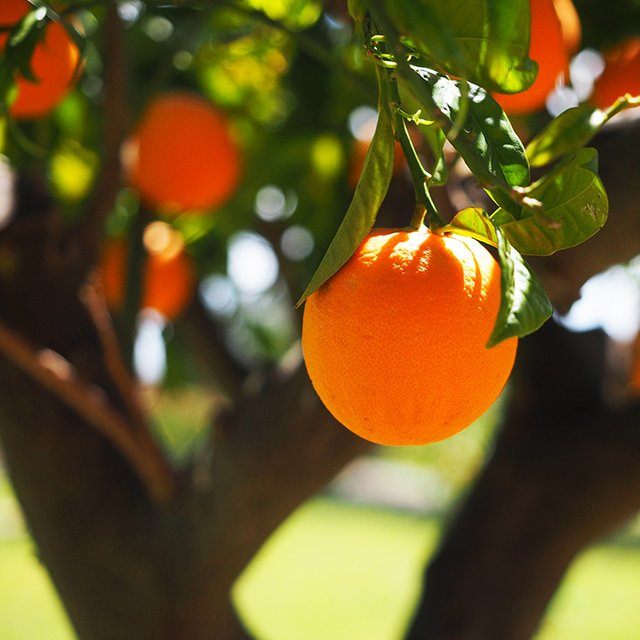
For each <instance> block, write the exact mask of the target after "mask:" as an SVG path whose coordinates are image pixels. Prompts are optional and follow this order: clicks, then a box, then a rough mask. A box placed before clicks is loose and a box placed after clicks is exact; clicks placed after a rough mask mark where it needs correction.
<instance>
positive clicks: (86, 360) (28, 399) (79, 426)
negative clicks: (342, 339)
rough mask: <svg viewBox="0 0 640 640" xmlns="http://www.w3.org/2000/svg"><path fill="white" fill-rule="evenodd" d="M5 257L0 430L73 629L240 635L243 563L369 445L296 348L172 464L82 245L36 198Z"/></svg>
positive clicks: (100, 633) (176, 636)
mask: <svg viewBox="0 0 640 640" xmlns="http://www.w3.org/2000/svg"><path fill="white" fill-rule="evenodd" d="M0 256H3V257H4V258H5V261H4V262H3V264H7V265H9V266H10V268H8V269H4V270H0V304H1V308H0V313H1V315H0V380H2V387H1V388H0V442H1V444H2V448H3V454H4V458H5V461H6V464H7V468H8V471H9V476H10V478H11V481H12V483H13V486H14V488H15V492H16V496H17V498H18V501H19V502H20V505H21V507H22V509H23V511H24V515H25V518H26V522H27V525H28V527H29V530H30V532H31V534H32V536H33V539H34V541H35V543H36V546H37V548H38V553H39V557H40V559H41V560H42V562H43V563H44V565H45V566H46V567H47V569H48V570H49V572H50V575H51V578H52V580H53V583H54V585H55V587H56V589H57V590H58V591H59V593H60V596H61V599H62V602H63V604H64V606H65V607H66V610H67V612H68V614H69V618H70V620H71V623H72V624H73V626H74V628H75V630H76V632H77V634H78V637H79V638H83V639H87V640H123V639H125V638H135V639H136V640H162V639H166V640H211V639H214V638H216V639H217V638H221V639H224V640H226V639H229V640H231V639H235V638H242V637H247V636H246V634H245V632H244V631H243V630H242V629H241V628H240V626H239V625H238V621H237V620H236V617H235V614H234V612H233V610H232V607H231V603H230V595H229V594H230V589H231V586H232V584H233V582H234V581H235V580H236V578H237V576H238V574H239V573H240V572H241V571H242V570H243V569H244V567H245V566H246V565H247V563H248V562H249V561H250V559H251V558H252V557H253V555H254V554H255V552H256V551H257V550H258V549H259V548H260V546H261V545H262V543H263V542H264V541H265V540H266V538H267V537H268V536H269V535H270V534H271V533H272V531H273V530H274V529H275V528H276V527H277V526H278V524H280V523H281V522H282V521H283V520H284V519H285V518H286V517H287V516H288V515H289V514H290V513H291V512H292V511H293V510H294V509H295V508H296V507H297V506H298V505H299V504H301V503H302V502H303V501H304V500H306V499H307V498H308V497H309V496H311V495H313V494H314V493H315V492H317V491H319V490H320V489H321V488H323V487H324V486H325V485H326V483H327V482H328V481H329V480H330V479H331V478H333V476H334V475H335V474H336V473H337V472H338V471H339V470H340V469H341V468H342V466H344V464H346V463H347V462H348V461H349V460H351V459H352V458H353V457H354V456H355V455H357V454H358V453H360V452H361V451H364V450H365V449H366V448H367V446H368V445H367V444H366V443H364V442H363V441H361V440H359V439H358V438H356V437H355V436H352V435H351V434H350V433H349V432H348V431H347V430H346V429H344V428H342V427H341V426H339V425H338V424H337V423H336V422H335V420H334V419H333V418H332V417H331V416H330V415H329V413H328V412H327V411H326V410H325V409H324V407H323V406H322V404H321V403H320V401H319V399H318V398H317V396H316V395H315V393H314V392H313V390H312V388H311V384H310V382H309V380H308V378H307V376H306V373H305V371H304V367H303V366H302V365H301V364H300V363H298V365H297V367H295V368H294V370H293V371H292V372H289V373H285V372H282V371H274V372H271V373H270V374H268V375H265V382H264V384H262V385H261V386H260V387H259V388H257V389H253V390H249V389H247V388H240V389H239V390H238V391H237V398H236V402H235V404H233V405H232V406H231V408H230V409H229V410H228V411H226V412H225V413H224V414H220V415H218V416H216V417H215V420H214V424H213V426H212V444H211V446H210V447H208V448H207V450H206V451H204V452H203V454H202V456H201V457H199V458H198V459H197V460H195V461H192V462H191V463H189V465H188V466H186V467H185V468H181V469H171V468H169V467H168V465H167V463H166V461H164V459H163V456H162V452H160V451H158V450H157V449H156V448H154V447H155V443H154V442H153V441H152V439H151V437H150V433H149V432H148V431H146V427H145V424H144V422H143V421H142V419H141V418H140V416H139V415H137V413H136V410H135V409H132V408H131V405H132V402H133V404H135V400H133V401H132V398H135V394H136V390H135V385H134V383H133V382H132V381H131V379H128V383H129V386H128V387H127V386H124V387H123V380H122V376H120V378H119V379H118V376H116V377H115V378H114V367H113V363H112V362H111V365H109V362H110V361H112V360H113V355H114V354H113V353H107V351H105V342H104V338H105V336H104V335H101V331H102V332H104V327H103V328H102V329H101V328H100V327H99V326H98V325H97V324H96V318H95V317H92V314H91V313H89V312H88V311H87V308H86V306H85V305H83V304H82V303H81V301H80V295H79V290H80V288H81V287H82V285H83V283H84V280H85V275H86V273H87V272H88V270H89V269H90V266H91V265H90V264H89V262H88V260H87V258H86V254H85V252H84V251H83V249H82V246H78V245H77V244H75V239H74V238H73V237H72V236H69V235H67V234H66V233H65V234H63V233H62V232H60V231H59V229H58V227H57V225H56V224H55V217H54V215H53V214H52V213H48V212H47V211H46V210H39V211H36V212H35V213H34V215H32V216H24V215H22V216H19V217H18V219H16V221H15V222H14V223H13V224H12V225H10V226H9V227H7V228H6V229H5V230H3V231H1V232H0ZM98 324H99V322H98ZM101 340H102V342H101ZM218 348H219V345H218ZM236 374H237V372H236V373H234V375H232V376H230V377H229V378H228V380H227V383H228V384H232V382H229V380H234V379H236V378H235V377H234V376H236ZM245 386H246V385H245ZM105 416H107V418H108V419H109V423H108V424H107V430H106V431H101V428H103V427H104V424H105V421H104V419H105ZM110 429H111V430H110ZM164 465H166V466H164Z"/></svg>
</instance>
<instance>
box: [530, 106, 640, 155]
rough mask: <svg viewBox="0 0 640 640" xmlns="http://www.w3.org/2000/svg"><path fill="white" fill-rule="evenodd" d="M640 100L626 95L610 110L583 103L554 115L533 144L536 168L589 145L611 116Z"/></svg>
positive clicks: (531, 152)
mask: <svg viewBox="0 0 640 640" xmlns="http://www.w3.org/2000/svg"><path fill="white" fill-rule="evenodd" d="M638 104H639V100H638V99H634V98H632V97H631V96H626V97H622V98H620V99H619V100H618V102H616V103H615V104H614V105H613V106H612V107H611V108H610V109H607V110H606V111H605V110H602V109H597V108H596V107H592V106H591V105H589V104H582V105H580V106H579V107H573V108H572V109H567V110H566V111H564V112H562V113H561V114H560V115H559V116H557V117H556V118H554V119H553V120H552V121H551V122H550V123H549V124H548V125H547V126H546V127H545V128H544V129H543V130H542V131H541V132H540V133H539V134H538V135H537V136H536V137H535V138H533V140H531V142H529V144H528V145H527V157H528V158H529V162H530V164H531V165H532V166H534V167H541V166H543V165H545V164H549V163H551V162H554V161H555V160H558V159H559V158H561V157H562V156H564V155H567V154H568V153H573V152H574V151H577V150H578V149H580V148H581V147H583V146H584V145H585V144H587V143H588V142H589V141H590V140H591V139H592V138H593V136H595V135H596V133H598V131H600V129H602V127H603V126H604V125H605V124H606V123H607V122H609V120H611V118H612V117H613V116H614V115H616V114H618V113H620V112H621V111H624V110H626V109H631V108H633V107H637V106H638Z"/></svg>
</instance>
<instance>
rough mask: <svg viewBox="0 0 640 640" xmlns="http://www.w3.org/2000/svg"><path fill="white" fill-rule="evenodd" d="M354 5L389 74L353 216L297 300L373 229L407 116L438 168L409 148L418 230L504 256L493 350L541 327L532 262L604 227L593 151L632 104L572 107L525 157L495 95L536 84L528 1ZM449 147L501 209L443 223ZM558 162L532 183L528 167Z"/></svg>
mask: <svg viewBox="0 0 640 640" xmlns="http://www.w3.org/2000/svg"><path fill="white" fill-rule="evenodd" d="M351 9H352V15H353V17H354V19H355V20H356V21H357V22H358V24H359V25H361V35H362V38H363V42H364V47H365V49H366V51H367V54H368V56H369V57H370V58H371V59H372V60H373V61H374V63H375V64H376V66H377V67H378V68H379V69H380V70H382V71H379V73H378V76H379V86H380V91H379V95H380V105H379V120H378V127H377V129H376V134H375V136H374V139H373V142H372V144H371V147H370V149H369V154H368V157H367V161H366V163H365V166H364V170H363V172H362V175H361V179H360V183H359V185H358V188H357V189H356V191H355V194H354V198H353V201H352V203H351V205H350V207H349V209H348V211H347V215H346V216H345V218H344V220H343V222H342V224H341V226H340V228H339V229H338V232H337V234H336V236H335V238H334V240H333V242H332V244H331V246H330V247H329V250H328V252H327V254H326V255H325V258H324V259H323V261H322V262H321V264H320V267H319V268H318V271H317V272H316V274H315V276H314V277H313V279H312V280H311V282H310V284H309V287H308V288H307V290H306V291H305V293H304V294H303V296H302V298H301V301H300V302H302V301H303V300H304V299H305V298H306V297H307V296H308V295H310V294H311V293H312V292H313V291H314V290H315V289H317V288H318V287H319V286H321V285H322V284H323V282H325V281H326V280H327V279H328V278H329V277H331V275H333V274H334V273H335V272H336V271H337V270H338V269H339V268H340V267H341V266H342V264H344V262H346V260H347V259H348V258H349V257H350V255H351V254H352V253H353V252H354V251H355V249H356V248H357V246H358V244H359V243H360V242H361V241H362V239H363V238H364V236H365V235H366V234H367V232H368V231H369V230H370V229H371V227H372V226H373V224H374V223H375V218H376V215H377V212H378V209H379V207H380V204H381V202H382V201H383V199H384V197H385V194H386V191H387V188H388V185H389V181H390V178H391V168H390V167H391V163H390V155H389V148H391V147H392V143H393V138H394V137H395V138H396V139H397V140H399V141H400V142H401V143H402V142H403V141H405V142H406V128H405V127H404V126H399V125H398V114H400V116H401V118H400V120H402V118H404V119H405V120H406V121H410V122H412V123H413V125H416V126H418V127H420V128H421V129H422V130H423V131H425V135H426V136H427V139H428V140H429V149H430V151H431V153H432V154H433V155H434V156H435V161H434V163H433V167H431V170H429V169H424V168H422V167H421V164H420V160H419V159H418V158H416V157H409V156H411V149H410V148H409V149H408V147H407V145H406V144H402V147H403V150H405V152H406V150H407V149H408V150H409V156H408V157H407V160H408V165H409V167H410V169H411V173H412V177H413V179H414V182H415V183H416V194H417V201H418V202H417V206H418V210H419V211H422V212H423V213H422V215H421V216H417V217H416V216H414V218H413V220H412V223H411V226H414V227H416V226H417V225H419V224H420V223H421V222H422V218H423V217H424V215H426V218H425V221H426V223H427V224H428V225H429V226H430V228H431V229H432V230H433V231H436V232H439V233H459V234H465V235H469V236H472V237H474V238H476V239H478V240H480V241H482V242H485V243H488V244H490V245H492V246H494V247H495V248H496V250H497V254H498V258H499V262H500V265H501V268H502V300H501V308H500V312H499V315H498V319H497V321H496V325H495V328H494V331H493V334H492V336H491V338H490V340H489V344H490V345H493V344H496V343H498V342H500V341H501V340H504V339H505V338H508V337H511V336H524V335H527V334H528V333H531V332H533V331H535V330H536V329H537V328H539V327H540V325H541V324H542V323H544V322H545V320H546V319H547V318H548V317H549V316H550V315H551V312H552V307H551V304H550V302H549V299H548V297H547V294H546V292H545V291H544V288H543V287H542V284H541V283H540V281H539V279H538V278H537V276H536V275H535V273H534V272H533V271H532V270H531V268H530V267H529V266H528V264H527V262H526V260H525V258H524V257H523V256H526V255H550V254H552V253H554V252H556V251H559V250H562V249H567V248H570V247H573V246H575V245H577V244H579V243H581V242H583V241H585V240H587V239H588V238H590V237H591V236H592V235H593V234H595V233H596V232H597V231H598V230H599V229H600V228H601V227H602V226H603V225H604V223H605V221H606V219H607V214H608V202H607V196H606V193H605V190H604V187H603V185H602V182H601V181H600V179H599V177H598V173H597V170H598V167H597V154H596V151H595V150H594V149H590V148H585V147H584V145H585V144H587V143H588V142H589V140H590V139H591V138H592V137H593V135H595V133H596V132H597V131H598V130H599V129H600V128H601V127H602V126H603V124H604V123H605V122H606V121H607V120H608V119H609V118H611V117H612V116H613V115H615V113H618V112H619V111H621V110H623V109H625V108H628V107H629V106H634V104H635V103H634V100H633V99H631V98H626V99H623V100H621V101H619V102H618V103H616V105H614V107H612V108H611V109H610V110H609V111H608V112H604V111H600V110H597V109H594V108H591V107H588V106H582V107H578V108H577V109H573V110H570V111H567V112H565V113H563V114H562V115H561V116H559V117H557V118H555V119H554V120H552V121H551V122H550V124H549V125H548V126H547V127H546V129H544V130H543V131H542V132H541V133H540V134H539V135H538V136H537V137H536V138H535V139H534V140H532V141H531V142H530V144H529V145H528V147H527V148H526V149H525V146H524V144H523V142H522V141H521V139H520V138H519V136H518V135H517V133H516V131H515V130H514V128H513V126H512V124H511V122H510V120H509V117H508V116H507V114H505V112H504V111H503V110H502V108H501V107H500V105H499V104H498V103H497V102H496V100H495V99H494V98H493V96H492V92H494V91H499V92H502V93H511V92H517V91H522V90H524V89H526V88H527V87H528V86H530V85H531V83H532V82H533V80H534V79H535V75H536V64H535V62H533V61H532V60H530V59H529V58H528V49H529V1H528V0H512V1H511V0H510V1H509V2H505V1H503V0H482V1H480V2H475V3H471V4H470V3H467V2H462V1H457V0H454V1H452V2H448V3H446V4H445V3H442V2H438V1H437V0H418V1H414V0H399V1H396V0H387V1H383V0H362V1H361V2H352V3H351ZM389 87H391V90H390V89H389ZM394 88H395V89H397V90H395V91H394ZM445 141H447V142H448V145H445ZM447 146H450V147H453V149H455V153H456V158H459V159H462V161H464V163H465V164H466V165H467V167H468V168H469V169H470V171H471V172H472V173H473V175H474V176H475V178H476V180H477V181H478V183H479V185H480V186H481V187H482V188H483V189H484V190H485V191H486V193H487V194H488V195H489V196H490V199H491V200H492V201H493V202H494V203H495V209H493V210H492V211H485V210H482V209H478V208H468V209H465V210H463V211H461V212H459V213H458V214H457V215H455V216H454V217H453V219H451V220H450V221H448V222H447V223H446V224H445V223H443V221H442V219H441V216H440V215H439V213H438V212H437V211H436V210H433V207H432V201H431V200H430V198H429V196H428V190H429V186H432V185H434V184H441V183H442V182H443V181H445V180H446V177H447V172H446V167H447V158H446V149H447ZM391 157H392V156H391ZM551 162H554V163H555V164H553V165H552V166H551V167H550V168H549V169H548V170H547V172H546V173H544V174H543V175H542V177H540V178H538V179H536V180H535V181H532V179H531V172H530V167H531V166H534V167H542V166H546V165H549V163H551Z"/></svg>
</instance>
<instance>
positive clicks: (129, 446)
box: [0, 321, 173, 502]
mask: <svg viewBox="0 0 640 640" xmlns="http://www.w3.org/2000/svg"><path fill="white" fill-rule="evenodd" d="M0 354H2V355H3V356H4V357H5V358H6V359H7V360H8V361H9V362H11V363H12V364H13V365H14V366H15V367H17V368H18V369H20V370H21V371H22V372H23V373H25V374H26V375H27V376H29V377H30V378H31V379H32V380H33V381H34V382H36V383H37V384H39V385H40V386H41V387H42V388H44V389H46V390H47V391H49V392H50V393H51V394H52V395H53V396H55V397H56V398H57V399H58V400H60V401H61V402H62V403H63V404H65V405H66V406H67V407H69V408H70V409H71V410H73V411H74V412H75V413H76V414H77V415H78V416H80V417H81V418H83V419H84V420H85V421H86V422H87V423H88V424H89V425H91V426H92V427H93V428H94V429H96V431H98V432H100V433H101V434H102V435H104V436H105V437H106V438H107V439H108V440H109V442H111V443H112V444H113V445H114V446H115V447H116V448H117V449H118V450H119V451H120V453H122V455H123V456H124V457H125V458H126V459H127V460H128V461H129V463H130V464H131V466H132V467H133V468H134V469H135V470H136V472H137V473H138V474H139V476H140V477H141V479H142V480H143V481H144V483H145V485H146V487H147V489H148V490H149V494H150V495H151V497H152V498H153V499H154V500H156V501H158V502H166V501H167V500H168V499H169V498H170V497H171V496H172V494H173V477H172V471H171V469H170V468H169V467H168V466H167V464H166V462H165V461H164V460H163V459H162V458H158V457H153V456H150V455H148V451H147V450H146V447H145V448H141V447H140V445H139V443H138V441H137V438H136V434H135V433H134V432H133V431H132V430H131V428H130V426H129V424H128V423H127V422H126V421H125V420H124V419H123V417H122V416H121V415H120V413H118V412H117V411H116V410H115V409H114V408H113V407H112V406H111V405H110V404H109V402H108V401H107V398H106V395H105V394H104V392H103V391H102V390H101V389H100V388H99V387H97V386H95V385H91V384H87V383H85V382H83V381H82V380H80V379H79V378H78V377H77V375H76V373H75V370H74V367H73V365H72V364H71V363H70V362H69V361H68V360H66V359H65V358H64V357H62V356H61V355H60V354H59V353H56V352H55V351H52V350H51V349H41V350H36V349H34V348H33V347H32V346H31V345H30V344H29V343H28V342H27V341H26V340H24V339H23V338H21V337H20V336H18V335H17V334H16V333H15V332H14V331H13V330H11V329H10V328H9V327H7V326H6V325H5V324H4V323H3V322H1V321H0Z"/></svg>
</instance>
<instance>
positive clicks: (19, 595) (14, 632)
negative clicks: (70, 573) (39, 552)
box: [0, 538, 74, 640]
mask: <svg viewBox="0 0 640 640" xmlns="http://www.w3.org/2000/svg"><path fill="white" fill-rule="evenodd" d="M0 638H2V640H40V639H42V640H72V638H74V634H73V633H72V631H71V629H70V627H69V623H68V622H67V619H66V616H65V613H64V611H63V610H62V607H61V605H60V603H59V601H58V599H57V597H56V594H55V592H54V590H53V587H52V586H51V583H50V582H49V578H48V576H47V573H46V571H45V570H44V569H43V567H42V566H41V565H40V563H39V562H38V560H37V559H36V557H35V555H34V554H33V549H32V545H31V543H30V542H29V540H28V539H27V538H20V539H13V540H11V539H9V540H4V541H2V542H0Z"/></svg>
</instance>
